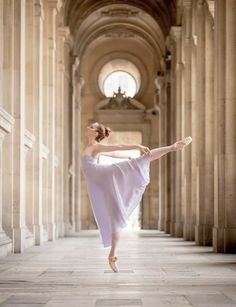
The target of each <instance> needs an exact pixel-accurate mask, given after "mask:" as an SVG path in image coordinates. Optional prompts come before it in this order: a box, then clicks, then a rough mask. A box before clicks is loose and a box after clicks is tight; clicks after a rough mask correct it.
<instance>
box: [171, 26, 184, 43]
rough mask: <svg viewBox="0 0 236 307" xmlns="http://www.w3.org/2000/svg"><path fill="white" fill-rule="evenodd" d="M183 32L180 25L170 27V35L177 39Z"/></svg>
mask: <svg viewBox="0 0 236 307" xmlns="http://www.w3.org/2000/svg"><path fill="white" fill-rule="evenodd" d="M181 34H182V27H179V26H173V27H171V28H170V37H171V38H172V39H174V40H177V39H179V38H180V36H181Z"/></svg>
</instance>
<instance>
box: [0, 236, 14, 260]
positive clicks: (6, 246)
mask: <svg viewBox="0 0 236 307" xmlns="http://www.w3.org/2000/svg"><path fill="white" fill-rule="evenodd" d="M12 253H13V243H12V240H11V238H9V237H8V236H7V235H6V233H5V232H4V231H3V230H1V231H0V257H6V256H7V255H10V254H12Z"/></svg>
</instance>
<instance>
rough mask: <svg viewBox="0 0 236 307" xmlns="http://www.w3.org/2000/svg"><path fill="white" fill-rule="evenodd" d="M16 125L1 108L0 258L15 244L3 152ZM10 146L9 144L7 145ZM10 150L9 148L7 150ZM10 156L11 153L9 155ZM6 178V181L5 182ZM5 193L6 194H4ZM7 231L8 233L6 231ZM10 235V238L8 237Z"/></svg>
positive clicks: (10, 250)
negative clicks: (13, 241) (6, 141)
mask: <svg viewBox="0 0 236 307" xmlns="http://www.w3.org/2000/svg"><path fill="white" fill-rule="evenodd" d="M13 125H14V118H13V117H12V116H11V115H10V114H9V113H7V112H6V111H4V110H3V108H1V107H0V256H1V257H3V256H6V255H8V254H10V253H11V252H12V249H13V244H12V240H11V238H10V236H11V235H12V232H11V230H12V225H11V216H9V211H10V210H6V205H9V200H8V199H6V190H7V195H8V196H9V195H11V193H9V189H11V184H10V183H11V182H9V181H10V180H9V181H7V182H6V180H7V179H10V176H9V175H8V176H5V171H6V168H3V164H4V163H5V162H6V160H5V158H6V155H4V153H6V150H5V151H4V150H3V146H4V138H6V137H9V136H10V135H11V133H12V129H13ZM6 145H8V144H6ZM5 149H8V146H7V148H5ZM8 154H9V153H8ZM3 178H4V180H3ZM3 192H4V193H3ZM4 230H6V232H5V231H4ZM7 233H8V234H9V236H8V235H7Z"/></svg>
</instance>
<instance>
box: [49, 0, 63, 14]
mask: <svg viewBox="0 0 236 307" xmlns="http://www.w3.org/2000/svg"><path fill="white" fill-rule="evenodd" d="M47 3H48V7H49V8H50V9H56V10H57V11H58V12H59V11H60V9H61V8H62V6H63V3H62V0H47Z"/></svg>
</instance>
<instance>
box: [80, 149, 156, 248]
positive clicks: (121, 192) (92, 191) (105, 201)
mask: <svg viewBox="0 0 236 307" xmlns="http://www.w3.org/2000/svg"><path fill="white" fill-rule="evenodd" d="M149 167H150V157H148V156H147V155H142V156H140V157H138V158H133V159H130V160H125V161H122V162H117V163H113V164H110V165H104V164H98V163H97V159H96V158H94V157H91V156H82V157H81V169H82V171H83V174H84V176H85V179H86V183H87V190H88V195H89V199H90V202H91V204H92V210H93V214H94V217H95V220H96V223H97V226H98V228H99V230H100V235H101V240H102V243H103V245H104V247H108V246H111V243H112V233H113V232H120V231H121V229H122V228H124V227H125V226H126V225H127V221H128V218H129V216H130V215H131V213H132V212H133V211H134V209H135V208H136V207H137V205H139V203H140V201H141V199H142V195H143V193H144V191H145V188H146V185H147V184H148V183H149V181H150V179H149Z"/></svg>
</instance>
